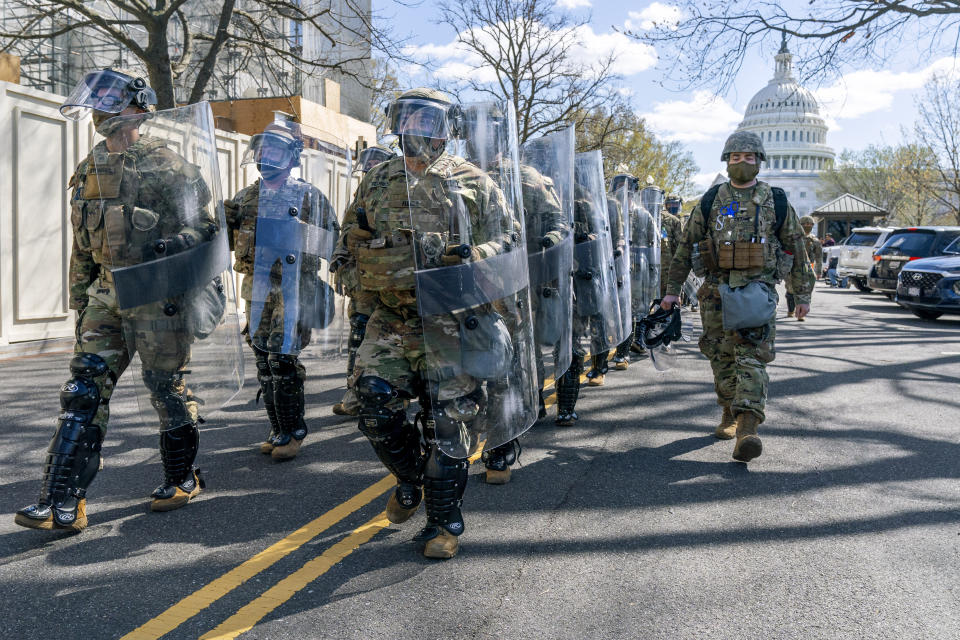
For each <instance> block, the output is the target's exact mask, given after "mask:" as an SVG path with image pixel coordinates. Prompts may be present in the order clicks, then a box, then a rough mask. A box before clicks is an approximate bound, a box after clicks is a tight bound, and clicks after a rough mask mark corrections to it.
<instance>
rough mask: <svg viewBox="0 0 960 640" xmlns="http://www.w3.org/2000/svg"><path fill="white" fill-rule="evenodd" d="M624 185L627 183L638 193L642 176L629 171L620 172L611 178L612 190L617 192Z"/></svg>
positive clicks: (631, 189)
mask: <svg viewBox="0 0 960 640" xmlns="http://www.w3.org/2000/svg"><path fill="white" fill-rule="evenodd" d="M624 185H627V188H628V189H629V190H630V191H631V192H633V193H636V192H637V191H639V190H640V178H638V177H636V176H634V175H630V174H629V173H618V174H617V175H615V176H613V177H612V178H611V179H610V192H611V193H615V192H616V191H618V190H620V188H621V187H623V186H624Z"/></svg>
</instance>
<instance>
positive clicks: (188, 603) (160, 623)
mask: <svg viewBox="0 0 960 640" xmlns="http://www.w3.org/2000/svg"><path fill="white" fill-rule="evenodd" d="M611 357H612V355H610V356H608V360H609V359H610V358H611ZM586 358H589V355H588V356H586ZM586 379H587V376H586V373H583V374H581V375H580V383H581V384H583V383H584V382H585V381H586ZM556 401H557V394H556V392H554V393H552V394H550V395H549V396H547V397H546V398H544V405H545V406H546V407H547V408H550V407H552V406H553V405H554V404H556ZM483 445H484V443H483V442H481V443H480V444H479V445H478V447H477V450H478V453H475V454H474V455H473V456H471V457H470V458H469V460H470V462H471V463H473V462H476V461H477V460H479V459H480V453H479V452H482V451H483ZM394 486H396V481H395V479H394V477H393V476H392V475H389V476H386V477H384V478H383V479H382V480H380V481H379V482H377V483H376V484H373V485H371V486H369V487H367V488H366V489H364V490H363V491H361V492H360V493H358V494H357V495H355V496H354V497H352V498H350V499H349V500H347V501H346V502H343V503H342V504H340V505H337V506H336V507H334V508H333V509H331V510H330V511H328V512H326V513H325V514H323V515H322V516H320V517H319V518H317V519H316V520H313V521H311V522H309V523H307V524H305V525H304V526H302V527H300V528H299V529H297V530H296V531H294V532H293V533H291V534H290V535H288V536H287V537H285V538H284V539H282V540H280V541H279V542H277V543H275V544H273V545H271V546H269V547H267V548H266V549H264V550H263V551H261V552H260V553H258V554H256V555H255V556H253V557H252V558H250V559H249V560H246V561H245V562H243V563H242V564H240V565H239V566H237V567H234V568H233V569H231V570H230V571H228V572H227V573H225V574H224V575H222V576H220V577H219V578H217V579H215V580H213V581H212V582H210V583H208V584H207V585H205V586H203V587H201V588H200V589H198V590H197V591H195V592H193V593H192V594H190V595H189V596H187V597H186V598H184V599H183V600H181V601H180V602H178V603H176V604H175V605H173V606H172V607H170V608H169V609H167V610H166V611H164V612H163V613H161V614H160V615H159V616H157V617H155V618H153V619H151V620H149V621H147V622H146V623H144V624H143V625H141V626H139V627H137V628H136V629H134V630H133V631H131V632H130V633H128V634H126V635H125V636H123V637H122V638H121V639H120V640H156V639H157V638H160V637H161V636H163V635H165V634H167V633H170V632H171V631H173V630H174V629H176V628H177V627H179V626H180V625H181V624H183V623H184V622H186V621H187V620H189V619H190V618H192V617H194V616H195V615H197V614H199V613H200V612H201V611H203V610H204V609H206V608H207V607H209V606H210V605H211V604H213V603H214V602H216V601H217V600H219V599H220V598H222V597H223V596H225V595H227V594H228V593H230V592H231V591H233V590H234V589H236V588H237V587H239V586H240V585H242V584H243V583H244V582H246V581H247V580H249V579H250V578H252V577H254V576H255V575H257V574H258V573H261V572H262V571H264V570H265V569H268V568H269V567H270V566H272V565H273V564H275V563H276V562H277V561H279V560H281V559H282V558H284V557H286V556H288V555H290V554H291V553H293V552H294V551H296V550H297V549H299V548H300V547H302V546H303V545H304V544H306V543H307V542H309V541H310V540H312V539H313V538H315V537H316V536H318V535H319V534H321V533H323V532H324V531H326V530H327V529H329V528H330V527H331V526H333V525H334V524H336V523H337V522H340V521H341V520H343V519H344V518H346V517H347V516H348V515H350V514H352V513H353V512H355V511H357V510H359V509H360V508H362V507H365V506H366V505H367V504H369V503H370V502H372V501H373V500H375V499H376V498H378V497H379V496H381V495H383V494H384V493H386V492H387V491H389V490H390V489H391V488H393V487H394ZM377 517H378V518H379V517H380V516H377ZM375 520H377V518H374V520H371V521H370V522H368V523H367V524H366V525H364V527H367V526H368V525H371V523H374V521H375ZM384 526H386V525H384ZM364 527H361V528H360V529H357V530H355V531H354V532H353V533H352V534H351V535H350V536H348V537H347V538H344V540H342V541H341V542H339V543H337V545H340V544H343V543H345V542H346V541H347V540H348V539H350V538H351V536H354V535H355V534H357V533H358V532H359V531H360V530H361V529H364ZM382 528H383V527H380V529H382ZM380 529H375V530H373V531H372V532H371V533H370V535H369V536H368V537H366V538H365V539H364V540H363V541H362V542H360V543H359V544H358V545H357V546H359V545H360V544H363V542H366V541H367V540H369V539H370V538H372V537H373V535H374V534H376V532H377V531H379V530H380ZM364 531H366V529H364ZM360 537H362V536H360ZM337 545H334V547H331V548H330V549H329V550H328V551H327V552H325V553H324V555H322V556H320V557H318V558H315V559H314V560H311V561H310V562H311V563H312V562H314V561H315V560H319V559H320V558H323V557H324V556H325V555H326V554H327V553H328V552H329V551H331V550H333V549H334V548H336V547H337ZM352 551H353V549H352V548H351V549H350V550H349V551H348V552H347V553H345V554H343V556H341V558H340V559H342V558H345V557H346V556H347V555H349V554H350V553H351V552H352ZM340 559H338V560H337V561H336V562H339V560H340ZM336 562H334V563H333V564H336ZM308 564H310V563H308ZM333 564H331V565H330V566H333ZM305 566H306V565H305ZM303 568H304V567H301V569H300V570H302V569H303ZM328 569H329V567H327V568H326V569H323V571H322V572H321V573H318V574H316V576H315V577H319V576H320V575H323V573H325V572H326V571H327V570H328ZM300 570H298V572H299V571H300ZM292 575H296V574H291V576H288V578H289V577H292ZM314 579H315V578H314ZM284 580H286V578H285V579H284ZM312 580H313V579H311V581H312ZM281 582H283V581H281ZM309 582H310V581H308V582H307V583H309ZM307 583H305V584H307ZM279 584H280V583H278V584H277V585H274V587H273V588H276V587H277V586H279ZM305 584H304V586H305ZM302 588H303V587H302V586H301V587H299V588H298V589H297V590H299V589H302ZM267 593H269V591H268V592H267ZM293 593H295V591H294V592H293ZM293 593H291V594H290V595H289V596H287V597H286V598H284V599H283V600H280V601H276V604H275V605H274V606H273V607H272V608H271V609H270V610H267V611H265V612H264V613H263V615H261V616H260V617H258V618H257V619H256V620H255V621H254V624H256V621H259V620H261V619H262V618H263V616H265V615H267V613H269V612H270V611H272V610H273V609H275V608H276V607H278V606H280V605H281V604H283V603H284V602H286V601H287V600H289V599H290V597H292V596H293ZM264 596H266V593H265V594H264V595H263V596H260V598H258V599H257V600H255V601H254V602H265V601H261V599H262V598H263V597H264ZM274 600H275V599H274ZM253 604H254V603H253V602H251V603H250V604H248V605H246V607H244V609H247V607H250V606H252V605H253ZM261 608H262V604H261ZM244 609H241V610H240V611H238V612H237V613H236V614H234V616H232V617H231V618H229V619H228V620H227V621H224V623H223V624H221V625H220V626H218V627H217V628H216V629H214V630H213V631H211V632H210V633H214V632H217V630H218V629H220V628H221V627H223V626H224V625H226V624H227V622H229V621H230V620H233V619H234V618H236V617H237V616H239V615H240V612H241V611H243V610H244ZM250 615H251V614H250V613H249V611H248V613H247V614H246V616H247V617H249V616H250ZM244 619H246V618H244ZM250 628H252V625H251V627H250ZM246 631H249V628H248V629H244V630H242V631H239V632H237V633H236V634H235V635H232V636H231V635H227V636H222V637H225V638H226V637H229V638H235V637H236V636H237V635H240V634H241V633H244V632H246ZM204 637H205V638H206V637H207V636H204ZM210 637H221V636H210Z"/></svg>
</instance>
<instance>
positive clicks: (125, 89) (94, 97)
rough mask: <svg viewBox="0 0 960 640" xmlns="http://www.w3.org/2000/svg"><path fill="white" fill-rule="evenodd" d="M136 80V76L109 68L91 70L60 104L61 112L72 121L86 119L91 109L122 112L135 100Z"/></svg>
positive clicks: (103, 111)
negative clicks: (133, 84) (134, 79)
mask: <svg viewBox="0 0 960 640" xmlns="http://www.w3.org/2000/svg"><path fill="white" fill-rule="evenodd" d="M132 81H133V78H131V77H129V76H127V75H125V74H122V73H117V72H116V71H111V70H109V69H104V70H102V71H94V72H92V73H88V74H87V75H86V76H84V78H83V80H81V81H80V82H78V83H77V86H75V87H74V88H73V91H72V92H70V95H69V96H67V99H66V100H64V101H63V104H62V105H60V113H61V115H63V117H64V118H69V119H71V120H79V119H81V118H83V117H84V116H85V115H87V113H88V110H89V109H93V110H95V111H100V112H102V113H120V112H121V111H123V110H124V109H126V108H127V106H128V105H129V104H130V102H132V101H133V98H134V93H133V91H132V90H131V87H130V83H131V82H132Z"/></svg>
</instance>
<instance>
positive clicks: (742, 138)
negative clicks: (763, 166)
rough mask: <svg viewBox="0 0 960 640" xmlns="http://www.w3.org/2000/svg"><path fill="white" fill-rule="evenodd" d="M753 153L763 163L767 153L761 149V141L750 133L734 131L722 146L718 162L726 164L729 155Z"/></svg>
mask: <svg viewBox="0 0 960 640" xmlns="http://www.w3.org/2000/svg"><path fill="white" fill-rule="evenodd" d="M737 152H739V153H755V154H757V159H758V160H760V161H761V162H763V161H764V160H766V159H767V152H766V151H764V149H763V140H761V139H760V136H758V135H757V134H755V133H753V132H752V131H734V132H733V133H731V134H730V137H729V138H727V141H726V142H725V143H724V144H723V153H721V154H720V160H721V161H722V162H726V161H727V158H728V157H730V154H731V153H737Z"/></svg>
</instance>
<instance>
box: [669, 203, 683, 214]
mask: <svg viewBox="0 0 960 640" xmlns="http://www.w3.org/2000/svg"><path fill="white" fill-rule="evenodd" d="M678 211H680V205H678V204H668V205H667V212H668V213H672V214H676V213H677V212H678Z"/></svg>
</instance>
